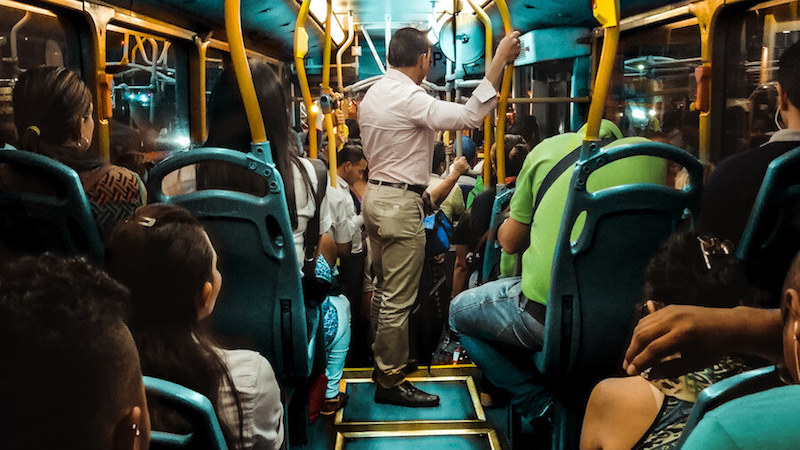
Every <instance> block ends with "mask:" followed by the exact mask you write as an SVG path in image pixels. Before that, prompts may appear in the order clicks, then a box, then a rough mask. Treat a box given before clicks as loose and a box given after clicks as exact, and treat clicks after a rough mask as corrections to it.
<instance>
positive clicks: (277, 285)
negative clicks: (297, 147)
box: [146, 148, 321, 443]
mask: <svg viewBox="0 0 800 450" xmlns="http://www.w3.org/2000/svg"><path fill="white" fill-rule="evenodd" d="M266 153H267V155H266V156H260V155H259V156H256V155H255V154H253V153H243V152H240V151H237V150H229V149H223V148H197V149H192V150H186V151H182V152H178V153H175V154H173V155H172V156H170V157H168V158H166V159H164V160H163V161H161V162H160V163H158V164H157V165H156V166H154V167H153V168H152V169H151V170H150V172H149V174H148V178H147V182H146V184H147V190H148V193H149V195H150V201H151V202H152V203H158V202H165V203H174V204H176V205H180V206H182V207H184V208H186V209H188V210H189V211H191V212H192V213H193V214H194V215H195V216H197V218H198V219H199V220H200V221H201V222H202V223H203V226H204V227H205V228H206V230H207V231H208V233H209V235H210V236H211V238H212V240H214V243H215V247H216V249H217V253H218V255H219V261H220V271H221V272H222V275H223V283H222V290H221V292H220V297H219V300H218V301H217V304H216V306H215V308H214V312H213V314H212V315H211V318H212V320H213V321H214V326H215V327H216V329H217V330H218V331H220V332H221V333H222V334H223V335H224V336H225V337H226V338H228V339H229V341H228V343H231V344H233V345H235V346H237V347H247V348H251V349H253V350H256V351H258V352H260V353H261V354H262V355H264V356H265V357H266V358H267V360H269V362H270V363H271V364H272V367H273V369H274V370H275V373H276V375H277V376H278V378H279V379H280V380H281V385H282V386H283V387H284V388H285V389H286V390H287V393H289V394H290V395H291V401H290V402H289V404H288V405H287V407H288V408H289V409H288V413H287V419H288V421H289V424H288V430H289V432H290V433H291V434H290V435H289V437H290V439H292V440H294V442H295V443H304V442H305V439H306V434H307V427H308V401H307V390H306V385H307V383H308V377H309V376H310V374H311V369H312V363H313V361H312V360H311V358H310V355H314V354H316V353H318V352H319V351H321V347H319V346H317V347H319V348H312V347H311V344H310V342H311V341H312V339H311V338H312V337H313V336H310V334H309V333H310V330H312V328H313V323H314V322H315V321H318V320H319V317H320V315H321V312H320V311H321V309H320V308H319V306H315V307H311V308H307V307H306V305H305V302H304V299H303V292H302V286H301V280H300V276H301V275H300V269H299V267H298V263H297V261H298V259H297V256H296V251H295V245H294V236H293V234H292V226H291V222H290V221H289V212H288V207H287V204H286V198H285V196H284V193H283V192H284V188H283V180H282V178H281V176H280V173H278V170H277V169H276V167H275V165H274V164H273V163H272V162H271V161H270V160H269V159H267V158H269V155H268V154H269V152H268V151H267V152H266ZM200 163H215V164H216V163H227V164H233V165H235V166H238V167H241V168H244V169H245V170H246V171H250V172H252V173H254V174H257V175H258V176H260V177H263V178H264V181H265V183H266V186H267V187H268V192H267V194H266V195H265V196H263V197H257V196H254V195H250V194H245V193H242V192H235V191H232V190H223V189H208V190H201V191H195V192H191V193H187V194H180V195H173V196H169V195H166V194H165V193H164V192H163V189H162V182H163V180H164V178H165V177H166V176H167V175H168V174H170V173H172V172H174V171H176V170H178V169H180V168H182V167H187V166H191V165H194V164H200Z"/></svg>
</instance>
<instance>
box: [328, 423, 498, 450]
mask: <svg viewBox="0 0 800 450" xmlns="http://www.w3.org/2000/svg"><path fill="white" fill-rule="evenodd" d="M405 448H417V449H422V448H424V449H427V450H437V449H447V450H484V449H485V450H500V443H499V440H498V438H497V433H496V432H495V431H494V430H491V429H488V428H483V429H473V430H408V431H360V432H358V431H357V432H339V433H337V435H336V447H335V450H398V449H405Z"/></svg>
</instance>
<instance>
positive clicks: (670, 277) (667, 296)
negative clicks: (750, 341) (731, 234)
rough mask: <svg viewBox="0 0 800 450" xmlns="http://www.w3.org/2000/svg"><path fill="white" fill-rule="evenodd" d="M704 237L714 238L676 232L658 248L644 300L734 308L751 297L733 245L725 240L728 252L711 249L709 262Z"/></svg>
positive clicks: (686, 232)
mask: <svg viewBox="0 0 800 450" xmlns="http://www.w3.org/2000/svg"><path fill="white" fill-rule="evenodd" d="M701 239H702V240H705V241H706V242H709V241H710V240H711V239H712V238H711V237H709V236H703V235H701V234H700V233H698V232H697V231H684V232H679V233H675V234H673V235H672V236H670V237H669V238H668V239H667V240H666V241H665V242H664V243H663V244H662V245H661V246H660V247H659V249H658V250H657V251H656V253H655V255H654V256H653V257H652V259H651V260H650V262H649V263H648V264H647V269H646V270H645V283H644V289H643V300H644V301H647V300H653V301H659V302H661V303H663V304H665V305H669V304H677V305H697V306H709V307H733V306H737V305H740V304H742V303H744V302H748V301H750V300H751V299H752V291H751V289H750V287H749V285H748V283H747V277H746V275H745V272H744V268H743V267H742V264H741V262H740V261H739V260H737V259H736V256H735V255H734V253H735V252H734V248H733V244H730V243H726V246H727V248H728V253H727V254H725V253H724V252H722V251H721V247H716V248H715V249H714V250H712V251H710V252H709V254H708V255H707V257H708V265H707V264H706V262H705V259H704V258H703V251H702V250H701ZM709 265H710V266H711V268H709V267H708V266H709Z"/></svg>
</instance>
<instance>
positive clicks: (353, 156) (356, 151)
mask: <svg viewBox="0 0 800 450" xmlns="http://www.w3.org/2000/svg"><path fill="white" fill-rule="evenodd" d="M362 159H366V158H364V151H363V150H362V148H361V145H359V144H354V143H347V144H344V146H343V147H342V149H341V150H339V154H338V155H336V166H337V167H339V166H341V165H342V164H344V163H346V162H349V163H351V164H358V163H359V162H361V160H362Z"/></svg>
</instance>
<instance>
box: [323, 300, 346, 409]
mask: <svg viewBox="0 0 800 450" xmlns="http://www.w3.org/2000/svg"><path fill="white" fill-rule="evenodd" d="M325 302H326V303H328V305H325V304H323V307H324V308H325V309H327V308H332V309H333V311H332V313H333V314H334V315H335V319H334V320H333V321H329V320H327V317H326V320H325V321H324V323H325V352H326V353H327V356H328V364H327V365H326V366H325V376H326V377H327V378H328V385H327V388H326V390H325V398H333V397H336V396H337V395H338V394H339V381H340V380H341V379H342V373H343V372H344V363H345V358H346V357H347V351H348V350H349V349H350V302H349V301H348V300H347V297H345V296H344V295H336V296H329V297H328V298H327V299H326V300H325ZM326 306H327V307H326ZM333 322H335V324H334V323H333ZM329 324H330V325H329ZM329 326H334V327H335V329H331V330H329V329H328V328H329ZM329 336H330V337H329Z"/></svg>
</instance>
